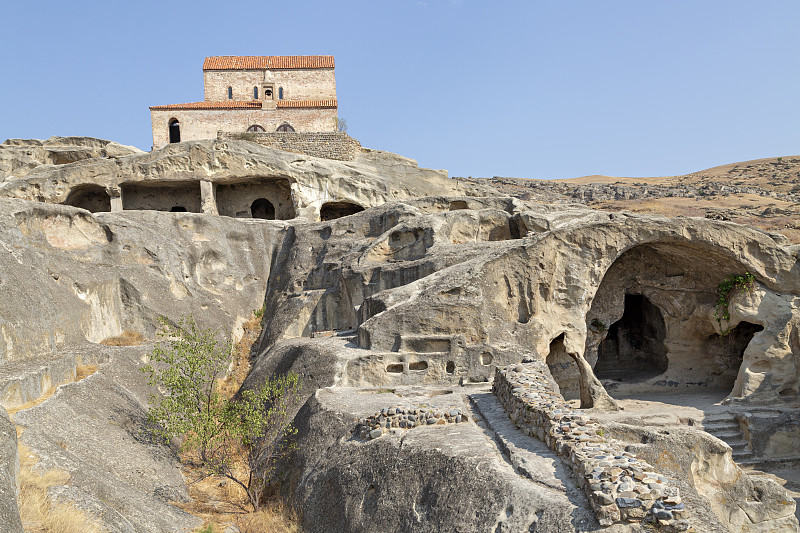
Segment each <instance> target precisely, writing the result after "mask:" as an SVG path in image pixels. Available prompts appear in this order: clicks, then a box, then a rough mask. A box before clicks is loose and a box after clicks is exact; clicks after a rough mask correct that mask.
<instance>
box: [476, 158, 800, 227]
mask: <svg viewBox="0 0 800 533" xmlns="http://www.w3.org/2000/svg"><path fill="white" fill-rule="evenodd" d="M468 181H471V182H473V183H482V184H490V185H492V186H493V187H494V188H495V189H497V190H498V191H499V192H500V193H502V194H506V195H509V196H514V197H517V198H520V199H524V200H534V201H546V202H557V203H580V204H584V205H587V206H589V207H593V208H597V209H608V210H613V211H623V210H625V211H632V212H635V213H653V214H661V215H668V216H680V215H683V216H701V217H706V218H712V219H715V220H730V221H733V222H738V223H740V224H750V225H754V226H757V227H760V228H762V229H765V230H768V231H776V232H779V233H782V234H784V235H786V236H787V237H788V238H789V239H790V240H791V241H792V242H795V243H797V242H800V156H785V157H774V158H768V159H756V160H753V161H744V162H742V163H731V164H728V165H722V166H719V167H714V168H710V169H707V170H701V171H699V172H694V173H692V174H686V175H683V176H669V177H657V178H615V177H611V176H585V177H582V178H573V179H567V180H536V179H523V178H504V177H498V176H495V177H493V178H479V179H468Z"/></svg>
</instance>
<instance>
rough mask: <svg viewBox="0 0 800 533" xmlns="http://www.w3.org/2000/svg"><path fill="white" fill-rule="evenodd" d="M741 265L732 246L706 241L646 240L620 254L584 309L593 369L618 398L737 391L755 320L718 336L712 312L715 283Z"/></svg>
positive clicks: (742, 269)
mask: <svg viewBox="0 0 800 533" xmlns="http://www.w3.org/2000/svg"><path fill="white" fill-rule="evenodd" d="M745 271H747V267H746V266H745V265H743V264H742V263H741V262H740V260H739V258H738V257H737V256H735V255H734V254H733V253H732V252H731V250H730V249H727V248H722V247H719V246H716V245H713V244H711V243H704V242H676V241H674V240H671V241H664V242H651V243H647V244H641V245H637V246H633V247H632V248H630V249H629V250H627V251H626V252H624V253H622V254H621V255H620V256H619V257H618V258H617V259H616V260H615V261H614V263H613V264H612V265H611V266H610V267H609V268H608V270H607V271H606V273H605V275H604V276H603V279H602V281H601V282H600V285H599V286H598V288H597V291H596V292H595V295H594V297H593V300H592V304H591V308H590V309H589V312H588V313H587V315H586V329H587V339H586V351H585V357H586V359H587V361H588V362H589V364H590V365H592V366H593V368H594V373H595V375H596V376H597V377H598V378H599V379H601V380H606V382H605V384H604V385H605V386H606V389H607V390H608V391H609V392H611V393H612V394H614V395H615V397H620V398H621V397H625V396H626V395H628V394H640V393H644V392H646V391H647V392H650V391H653V392H655V391H660V392H668V391H674V392H679V393H681V394H683V393H686V392H693V391H696V392H701V391H702V392H703V393H705V392H706V391H714V392H715V394H716V393H724V394H730V393H733V394H737V391H736V388H735V387H734V383H735V382H736V379H737V375H738V374H739V368H740V366H741V363H742V357H743V353H744V351H745V349H746V348H747V346H748V345H749V344H750V343H751V340H752V339H753V336H754V335H756V334H757V333H758V331H760V330H761V326H758V325H755V324H749V323H742V324H740V325H738V326H737V327H736V328H734V329H733V330H732V331H731V332H729V333H728V334H726V335H718V334H717V333H716V332H717V331H718V328H719V324H718V323H717V322H716V321H715V320H714V318H713V313H714V304H715V302H716V301H717V294H716V292H717V287H718V285H719V283H720V282H721V281H722V280H724V279H725V278H726V277H727V276H729V275H731V274H737V273H742V272H745ZM753 322H755V320H753ZM762 349H763V348H762ZM752 355H753V357H754V360H756V361H758V360H759V359H760V358H761V355H760V354H758V353H753V354H752ZM755 364H756V365H757V364H758V363H755ZM754 370H756V371H758V369H757V368H754ZM737 386H738V385H737Z"/></svg>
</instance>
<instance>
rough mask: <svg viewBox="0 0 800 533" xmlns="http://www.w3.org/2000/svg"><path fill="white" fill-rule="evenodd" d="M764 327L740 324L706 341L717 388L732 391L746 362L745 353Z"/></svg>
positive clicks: (706, 349) (747, 323) (745, 323)
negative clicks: (715, 375)
mask: <svg viewBox="0 0 800 533" xmlns="http://www.w3.org/2000/svg"><path fill="white" fill-rule="evenodd" d="M763 329H764V326H761V325H759V324H752V323H750V322H739V324H737V325H736V327H735V328H733V329H732V330H730V331H729V332H728V333H726V334H725V335H711V336H710V337H709V338H708V339H707V340H706V346H705V351H706V354H708V355H709V356H711V357H712V358H713V363H714V369H715V372H714V373H715V374H718V376H717V377H716V379H715V383H714V385H715V387H717V388H719V389H723V390H725V391H728V392H730V391H732V390H733V388H734V385H735V383H736V377H737V376H738V375H739V368H740V367H741V366H742V361H744V351H745V350H746V349H747V346H748V345H749V344H750V341H752V340H753V337H754V336H755V334H756V333H758V332H759V331H763Z"/></svg>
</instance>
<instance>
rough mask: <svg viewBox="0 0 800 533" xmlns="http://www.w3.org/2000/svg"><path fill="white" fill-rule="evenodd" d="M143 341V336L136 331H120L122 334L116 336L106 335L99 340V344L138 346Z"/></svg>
mask: <svg viewBox="0 0 800 533" xmlns="http://www.w3.org/2000/svg"><path fill="white" fill-rule="evenodd" d="M143 342H144V337H143V336H142V334H141V333H139V332H138V331H128V330H125V331H123V332H122V335H117V336H116V337H108V338H107V339H103V340H101V341H100V344H103V345H105V346H138V345H140V344H142V343H143Z"/></svg>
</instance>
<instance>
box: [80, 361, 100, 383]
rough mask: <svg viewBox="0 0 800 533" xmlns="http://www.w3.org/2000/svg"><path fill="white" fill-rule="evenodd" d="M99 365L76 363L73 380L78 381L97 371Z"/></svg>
mask: <svg viewBox="0 0 800 533" xmlns="http://www.w3.org/2000/svg"><path fill="white" fill-rule="evenodd" d="M98 368H99V365H78V366H76V367H75V381H80V380H82V379H83V378H87V377H89V376H91V375H92V374H94V373H95V372H97V369H98Z"/></svg>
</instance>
